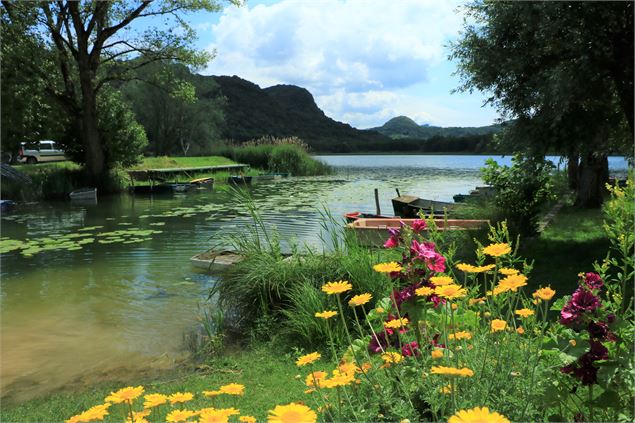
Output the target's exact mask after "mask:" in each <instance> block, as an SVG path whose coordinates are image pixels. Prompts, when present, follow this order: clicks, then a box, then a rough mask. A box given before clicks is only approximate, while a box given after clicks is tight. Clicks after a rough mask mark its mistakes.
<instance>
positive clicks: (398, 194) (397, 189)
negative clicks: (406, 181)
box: [395, 188, 401, 197]
mask: <svg viewBox="0 0 635 423" xmlns="http://www.w3.org/2000/svg"><path fill="white" fill-rule="evenodd" d="M395 191H397V197H401V194H400V193H399V188H395Z"/></svg>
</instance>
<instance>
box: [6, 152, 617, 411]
mask: <svg viewBox="0 0 635 423" xmlns="http://www.w3.org/2000/svg"><path fill="white" fill-rule="evenodd" d="M317 158H318V159H320V160H323V161H325V162H327V163H329V164H331V165H333V166H334V167H335V168H336V170H337V173H336V174H335V175H331V176H324V177H310V178H309V177H307V178H287V179H282V180H275V181H262V182H255V183H254V185H253V186H252V187H251V188H250V191H251V193H252V196H253V198H254V200H255V202H256V204H257V205H258V207H259V208H260V209H261V211H262V214H263V216H264V220H265V221H266V222H267V223H269V224H270V225H271V226H275V227H277V228H278V230H279V232H280V233H281V235H282V237H283V238H285V239H287V240H292V241H294V242H297V243H300V244H303V243H307V244H309V245H312V246H316V247H317V246H320V241H319V238H318V237H317V236H316V234H318V233H319V232H320V230H321V226H320V210H321V209H323V208H325V207H326V208H328V209H329V210H330V211H331V212H332V213H333V215H335V216H341V215H342V214H343V213H345V212H348V211H355V210H359V211H367V212H373V211H374V209H375V206H374V198H373V189H374V188H377V189H379V194H380V200H381V201H380V206H381V210H382V212H384V213H386V214H392V207H391V203H390V199H391V198H392V197H394V196H395V195H396V194H395V189H399V190H400V192H401V194H402V195H403V194H412V195H417V196H420V197H425V198H429V199H434V200H441V201H452V196H453V195H454V194H458V193H468V192H469V190H471V189H473V188H474V187H475V186H477V185H481V184H482V182H481V180H480V178H479V172H478V169H479V167H481V166H482V165H483V162H484V160H485V159H486V158H487V156H412V155H409V156H317ZM498 159H499V160H501V159H500V158H498ZM508 160H509V158H504V159H502V160H501V161H503V162H505V161H508ZM626 166H627V165H626V162H625V161H624V160H623V159H621V158H611V159H610V167H611V169H612V171H613V172H621V173H623V172H625V170H626ZM249 222H250V218H249V217H248V215H247V213H246V212H245V211H244V209H243V208H242V207H241V205H240V204H239V203H237V202H236V201H235V199H234V198H233V196H232V195H231V194H230V193H229V192H226V191H224V190H221V189H214V190H204V191H197V192H194V193H188V194H174V195H162V196H132V195H129V194H121V195H116V196H109V197H104V198H99V201H98V204H96V205H90V204H87V205H81V204H73V203H71V202H46V203H33V204H21V205H19V207H18V208H17V210H16V211H14V212H12V213H9V214H3V216H2V222H1V223H2V237H3V243H5V245H6V243H7V240H15V241H20V242H23V243H29V245H30V247H29V248H27V251H24V250H14V251H10V252H6V253H3V254H2V255H1V256H0V259H1V262H0V264H1V278H2V284H1V286H0V309H1V318H2V320H1V326H0V336H1V338H2V344H1V350H0V352H1V358H0V360H1V362H0V389H1V391H2V394H3V396H4V397H5V399H7V400H10V401H19V400H24V399H27V398H31V397H34V396H37V395H42V394H45V393H47V392H50V391H52V390H55V389H58V388H61V387H67V386H72V387H74V388H80V387H81V386H83V385H89V384H91V383H94V382H95V381H97V380H101V379H108V378H113V377H118V376H122V375H132V374H135V373H139V372H146V371H150V370H156V369H158V370H160V369H166V368H170V367H172V366H174V365H175V363H178V362H179V361H181V360H184V359H186V358H187V351H186V349H185V348H184V342H183V334H184V333H185V332H186V331H188V330H189V329H191V328H192V327H193V326H194V325H195V322H196V318H197V316H198V315H199V307H204V306H206V304H205V297H206V294H207V292H208V291H209V289H210V288H211V287H212V286H213V284H214V282H215V278H214V277H213V276H210V275H206V274H204V273H201V272H199V271H197V270H196V269H194V268H192V267H191V266H190V263H189V258H190V257H191V256H193V255H195V254H197V253H199V252H202V251H205V250H207V249H208V248H210V247H211V246H212V245H215V244H217V243H219V242H221V240H222V238H223V236H225V235H227V234H229V233H232V232H233V231H237V230H240V228H242V227H244V226H245V225H246V224H249ZM23 245H24V244H23ZM25 252H26V253H27V254H26V255H25V254H23V253H25Z"/></svg>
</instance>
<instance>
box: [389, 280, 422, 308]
mask: <svg viewBox="0 0 635 423" xmlns="http://www.w3.org/2000/svg"><path fill="white" fill-rule="evenodd" d="M420 286H421V282H416V283H413V284H412V285H408V286H407V287H405V288H404V289H402V290H401V291H397V290H394V291H393V293H392V295H393V297H394V298H395V303H396V304H397V307H398V308H399V310H401V304H402V303H404V302H406V301H408V300H410V299H411V298H413V297H414V296H415V290H416V289H417V288H419V287H420Z"/></svg>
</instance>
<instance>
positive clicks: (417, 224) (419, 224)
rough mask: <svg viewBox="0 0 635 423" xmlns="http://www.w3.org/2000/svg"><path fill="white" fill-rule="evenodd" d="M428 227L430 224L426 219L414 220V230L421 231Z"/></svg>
mask: <svg viewBox="0 0 635 423" xmlns="http://www.w3.org/2000/svg"><path fill="white" fill-rule="evenodd" d="M427 227H428V224H427V223H426V221H425V220H422V219H415V221H414V222H412V230H413V231H414V232H416V233H419V232H421V231H423V230H425V229H426V228H427Z"/></svg>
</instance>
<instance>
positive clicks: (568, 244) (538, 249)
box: [519, 206, 609, 296]
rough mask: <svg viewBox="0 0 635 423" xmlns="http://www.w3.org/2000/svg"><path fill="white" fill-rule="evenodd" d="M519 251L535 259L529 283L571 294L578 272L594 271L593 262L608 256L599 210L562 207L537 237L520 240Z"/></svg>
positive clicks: (559, 292) (607, 245)
mask: <svg viewBox="0 0 635 423" xmlns="http://www.w3.org/2000/svg"><path fill="white" fill-rule="evenodd" d="M520 244H521V248H520V251H519V252H520V254H521V255H522V256H523V257H526V258H527V259H528V260H532V259H533V260H535V263H534V264H535V266H534V270H533V272H532V275H531V277H530V284H532V286H536V285H548V284H551V286H552V287H553V288H554V289H556V290H557V291H558V296H560V295H566V294H569V293H571V292H572V291H573V290H574V289H575V287H576V286H577V280H578V277H577V275H578V273H580V272H589V271H592V270H593V262H594V261H596V260H598V261H601V260H602V259H603V258H604V257H606V253H607V251H608V249H609V241H608V239H607V238H606V234H605V233H604V229H603V228H602V211H601V210H600V209H593V210H583V209H577V208H575V207H573V206H566V207H563V208H562V209H561V210H560V212H559V213H558V214H557V215H556V217H555V219H554V220H553V221H552V222H551V224H550V225H549V226H548V227H547V228H546V229H545V231H544V232H543V233H542V234H541V235H540V236H539V237H537V238H533V239H521V240H520Z"/></svg>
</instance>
